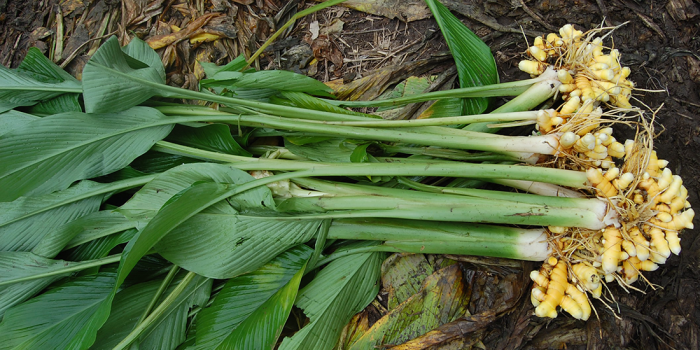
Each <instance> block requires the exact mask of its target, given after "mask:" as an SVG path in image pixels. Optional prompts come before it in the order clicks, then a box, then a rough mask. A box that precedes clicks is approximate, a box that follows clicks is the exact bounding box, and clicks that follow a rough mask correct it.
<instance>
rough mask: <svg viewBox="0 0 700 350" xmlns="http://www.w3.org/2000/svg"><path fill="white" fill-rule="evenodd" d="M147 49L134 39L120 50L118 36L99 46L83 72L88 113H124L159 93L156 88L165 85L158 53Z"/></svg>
mask: <svg viewBox="0 0 700 350" xmlns="http://www.w3.org/2000/svg"><path fill="white" fill-rule="evenodd" d="M132 45H133V46H132ZM147 46H148V45H147V44H145V43H143V42H142V41H140V40H139V39H137V38H134V39H132V44H131V45H129V46H127V48H126V49H125V50H124V51H122V49H121V48H120V47H119V41H118V40H117V37H111V38H109V39H107V41H105V43H104V44H102V46H100V48H99V49H98V50H97V51H96V52H95V54H94V55H93V56H92V57H91V58H90V60H89V61H88V63H87V64H86V65H85V68H84V69H83V89H84V92H83V99H84V100H85V110H86V111H87V112H88V113H104V112H112V111H123V110H126V109H129V108H131V107H133V106H136V105H138V104H139V103H141V102H144V101H146V100H148V99H149V98H151V97H153V96H155V95H158V94H159V91H158V88H157V87H158V85H159V84H165V69H164V68H163V63H162V62H161V61H160V58H158V54H156V52H155V51H153V50H152V49H151V48H150V47H148V48H147ZM129 47H131V48H129ZM131 55H134V56H131ZM156 58H157V59H156ZM149 83H150V84H149Z"/></svg>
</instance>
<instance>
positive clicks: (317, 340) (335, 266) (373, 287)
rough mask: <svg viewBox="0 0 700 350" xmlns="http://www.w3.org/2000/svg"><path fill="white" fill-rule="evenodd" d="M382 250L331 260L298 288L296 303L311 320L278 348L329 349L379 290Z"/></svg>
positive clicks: (284, 349) (288, 349) (285, 349)
mask: <svg viewBox="0 0 700 350" xmlns="http://www.w3.org/2000/svg"><path fill="white" fill-rule="evenodd" d="M383 257H384V254H383V253H362V254H354V255H349V256H346V257H342V258H339V259H337V260H334V261H332V262H331V263H330V264H328V266H326V267H325V268H324V269H323V270H321V272H319V273H318V275H316V277H315V278H314V279H313V280H312V281H311V282H310V283H309V284H308V285H307V286H306V287H304V288H303V289H302V290H301V291H299V296H298V297H297V301H296V305H297V306H298V307H300V308H302V309H303V310H304V313H306V315H307V316H308V317H309V319H310V323H309V324H307V325H306V326H304V327H303V328H302V329H301V330H300V331H299V332H297V333H296V334H294V336H292V337H291V338H285V339H284V341H282V345H281V346H280V347H279V349H280V350H290V349H314V350H325V349H332V348H333V347H334V346H335V345H336V343H337V342H338V338H339V337H340V333H341V332H342V330H343V327H344V326H345V324H346V323H347V322H348V321H349V320H350V318H351V317H352V316H353V315H354V314H356V313H358V312H360V311H362V310H363V309H364V308H365V307H366V306H367V305H368V304H369V303H370V302H371V301H372V299H374V297H376V296H377V292H378V291H379V276H380V271H379V270H380V265H381V263H382V260H383Z"/></svg>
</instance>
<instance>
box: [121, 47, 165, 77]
mask: <svg viewBox="0 0 700 350" xmlns="http://www.w3.org/2000/svg"><path fill="white" fill-rule="evenodd" d="M122 52H124V53H125V54H127V55H128V56H129V57H131V58H133V59H136V60H138V61H140V62H142V63H144V64H145V65H146V66H148V67H152V68H153V69H155V70H156V71H157V72H158V74H159V75H160V78H161V80H162V81H165V67H163V61H161V59H160V56H158V53H157V52H156V51H155V50H153V49H152V48H151V47H150V46H148V44H147V43H146V42H145V41H143V40H141V39H139V38H138V37H133V38H132V39H131V41H130V42H129V43H128V44H127V45H126V46H124V47H122ZM126 58H127V59H128V57H126Z"/></svg>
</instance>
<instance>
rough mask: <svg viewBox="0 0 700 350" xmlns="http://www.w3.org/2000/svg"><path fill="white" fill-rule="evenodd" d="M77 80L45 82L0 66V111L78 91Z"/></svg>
mask: <svg viewBox="0 0 700 350" xmlns="http://www.w3.org/2000/svg"><path fill="white" fill-rule="evenodd" d="M80 92H82V87H81V85H80V83H79V82H75V81H63V82H60V83H45V82H41V81H38V80H36V79H33V78H32V77H31V76H29V75H27V74H25V73H22V72H20V71H17V70H11V69H8V68H5V67H4V66H0V112H5V111H8V110H10V109H13V108H15V107H20V106H32V105H34V104H36V103H38V102H41V101H45V100H49V99H52V98H54V97H56V96H60V95H62V94H65V93H80Z"/></svg>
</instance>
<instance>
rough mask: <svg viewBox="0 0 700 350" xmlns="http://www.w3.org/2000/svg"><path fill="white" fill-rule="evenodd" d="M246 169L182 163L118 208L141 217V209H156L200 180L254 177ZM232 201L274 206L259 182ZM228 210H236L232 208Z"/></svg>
mask: <svg viewBox="0 0 700 350" xmlns="http://www.w3.org/2000/svg"><path fill="white" fill-rule="evenodd" d="M253 180H254V179H253V177H252V176H250V175H249V174H248V173H246V172H245V171H242V170H239V169H237V168H234V167H232V166H229V165H223V164H214V163H194V164H185V165H181V166H179V167H176V168H173V169H171V170H168V171H166V172H164V173H162V174H160V175H158V176H157V177H156V178H155V179H154V180H153V181H151V182H149V183H148V184H146V185H145V186H143V188H141V189H140V190H139V191H138V192H137V193H136V194H135V195H134V196H133V197H132V198H131V199H130V200H129V201H128V202H126V203H125V204H124V205H122V206H121V207H120V208H119V211H120V212H121V213H123V214H124V215H126V216H127V217H133V218H140V217H141V216H142V215H143V214H144V213H145V214H149V213H151V214H152V213H154V212H155V211H157V210H159V209H160V208H161V207H162V206H163V205H164V204H165V203H166V202H167V201H168V200H169V199H170V198H171V197H172V196H174V195H175V194H177V193H179V192H180V191H182V190H184V189H186V188H188V187H189V186H191V185H192V184H194V183H196V182H200V181H212V182H218V183H225V184H226V183H227V184H241V183H245V182H249V181H253ZM235 198H236V201H235V203H233V202H232V204H236V203H239V204H237V205H238V207H239V208H241V207H259V206H260V203H261V202H263V203H264V205H265V206H267V207H271V208H273V207H274V200H273V199H272V194H271V193H270V191H269V190H268V189H267V187H265V186H262V187H258V188H255V189H252V190H250V191H246V192H244V193H241V194H239V195H237V196H236V197H235ZM227 212H229V213H235V210H234V209H232V208H231V209H230V210H228V211H227Z"/></svg>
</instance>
